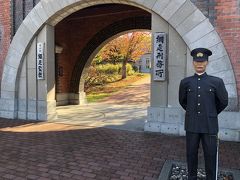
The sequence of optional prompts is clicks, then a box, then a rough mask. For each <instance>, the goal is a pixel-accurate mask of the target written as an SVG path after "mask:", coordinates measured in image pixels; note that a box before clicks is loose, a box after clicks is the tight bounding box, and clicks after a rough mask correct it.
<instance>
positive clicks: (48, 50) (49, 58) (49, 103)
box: [36, 25, 57, 120]
mask: <svg viewBox="0 0 240 180" xmlns="http://www.w3.org/2000/svg"><path fill="white" fill-rule="evenodd" d="M38 42H43V43H44V44H45V49H44V53H45V54H44V77H45V78H44V79H43V80H36V81H37V119H38V120H51V119H55V118H56V116H57V114H56V100H55V40H54V27H53V26H50V25H45V27H44V28H43V29H42V31H41V32H40V33H39V35H38V37H37V43H38Z"/></svg>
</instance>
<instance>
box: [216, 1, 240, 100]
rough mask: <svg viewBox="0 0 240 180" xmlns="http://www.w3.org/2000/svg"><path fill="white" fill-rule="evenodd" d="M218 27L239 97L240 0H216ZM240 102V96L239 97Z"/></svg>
mask: <svg viewBox="0 0 240 180" xmlns="http://www.w3.org/2000/svg"><path fill="white" fill-rule="evenodd" d="M215 9H216V13H217V14H216V20H215V21H216V29H217V32H218V33H219V35H220V37H221V39H222V40H223V43H224V45H225V48H226V49H227V52H228V54H229V56H230V59H231V62H232V66H233V70H234V72H235V78H236V80H237V91H238V97H239V96H240V58H239V57H240V51H239V49H240V4H239V1H238V0H216V7H215ZM239 104H240V98H239Z"/></svg>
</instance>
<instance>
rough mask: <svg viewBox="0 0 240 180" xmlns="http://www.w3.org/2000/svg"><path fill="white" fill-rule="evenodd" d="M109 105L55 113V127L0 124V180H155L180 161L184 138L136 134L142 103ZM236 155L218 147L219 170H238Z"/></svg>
mask: <svg viewBox="0 0 240 180" xmlns="http://www.w3.org/2000/svg"><path fill="white" fill-rule="evenodd" d="M135 87H136V86H135ZM129 91H132V90H129ZM131 97H132V96H131ZM130 99H131V98H129V100H130ZM120 100H121V99H120ZM110 102H112V100H110V99H109V100H108V103H105V104H91V105H88V106H86V107H87V109H86V107H83V106H68V107H65V109H64V111H61V108H59V109H58V111H59V112H60V114H59V119H58V120H57V121H55V122H34V121H32V122H31V121H20V120H6V119H0V180H5V179H6V180H7V179H14V180H25V179H34V180H35V179H39V180H48V179H49V180H50V179H60V180H74V179H80V180H157V179H158V176H159V174H160V171H161V169H162V166H163V164H164V162H165V161H166V160H180V161H185V159H186V156H185V151H186V150H185V139H184V137H176V136H167V135H162V134H159V133H146V132H143V131H142V128H143V126H142V125H143V123H144V120H145V118H146V107H147V102H146V103H142V104H139V103H138V104H137V105H136V104H135V105H134V104H130V105H129V104H128V105H126V104H127V102H126V104H124V103H123V102H122V103H123V104H122V105H119V104H112V103H110ZM144 109H145V111H144ZM62 110H63V109H62ZM134 118H135V119H134ZM102 127H110V128H102ZM113 128H115V129H113ZM119 129H127V130H133V131H126V130H119ZM136 131H140V132H136ZM239 152H240V143H236V142H221V143H220V166H221V167H223V168H234V169H239V168H240V156H239ZM199 156H200V161H202V159H203V154H202V151H201V152H200V155H199Z"/></svg>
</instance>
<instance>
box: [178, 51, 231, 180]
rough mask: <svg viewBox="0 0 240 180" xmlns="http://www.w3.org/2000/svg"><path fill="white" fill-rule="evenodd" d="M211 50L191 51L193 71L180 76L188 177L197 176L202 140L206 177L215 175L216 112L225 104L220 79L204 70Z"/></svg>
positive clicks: (213, 178) (214, 178)
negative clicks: (183, 76)
mask: <svg viewBox="0 0 240 180" xmlns="http://www.w3.org/2000/svg"><path fill="white" fill-rule="evenodd" d="M211 55H212V52H211V51H210V50H208V49H205V48H197V49H194V50H193V51H192V52H191V56H192V57H193V66H194V69H195V74H194V75H193V76H190V77H187V78H184V79H183V80H181V83H180V87H179V103H180V104H181V106H182V107H183V109H185V110H186V114H185V130H186V149H187V164H188V179H189V180H197V168H198V148H199V143H200V141H201V143H202V147H203V151H204V159H205V170H206V175H207V180H216V178H217V165H216V164H217V144H218V142H217V141H218V139H217V134H218V114H219V113H220V112H221V111H223V110H224V109H225V108H226V106H227V105H228V93H227V91H226V88H225V86H224V83H223V80H222V79H221V78H218V77H214V76H210V75H208V74H207V73H206V72H205V69H206V66H207V65H208V57H209V56H211Z"/></svg>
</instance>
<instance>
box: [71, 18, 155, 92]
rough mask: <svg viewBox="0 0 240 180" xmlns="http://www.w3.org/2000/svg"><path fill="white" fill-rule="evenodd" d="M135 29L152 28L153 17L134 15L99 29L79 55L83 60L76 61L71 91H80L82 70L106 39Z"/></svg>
mask: <svg viewBox="0 0 240 180" xmlns="http://www.w3.org/2000/svg"><path fill="white" fill-rule="evenodd" d="M133 29H146V30H151V17H133V18H128V19H124V20H122V21H118V22H116V23H113V24H111V25H109V26H107V27H105V28H104V29H103V30H101V31H99V32H98V33H97V34H96V35H95V36H94V37H93V38H92V39H91V40H90V41H89V42H88V43H87V44H86V46H85V47H84V49H83V50H82V51H81V54H80V55H79V58H80V57H81V61H76V63H75V66H74V69H73V73H72V77H71V84H70V92H74V93H77V92H79V83H80V78H81V75H82V71H83V69H84V66H85V64H86V62H87V60H88V58H89V57H90V55H91V54H92V52H93V51H94V50H95V49H96V48H97V47H98V46H99V45H100V44H101V43H103V42H104V41H105V40H106V39H109V38H111V37H112V36H114V35H116V34H118V33H121V32H123V31H128V30H133ZM83 62H84V63H83Z"/></svg>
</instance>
